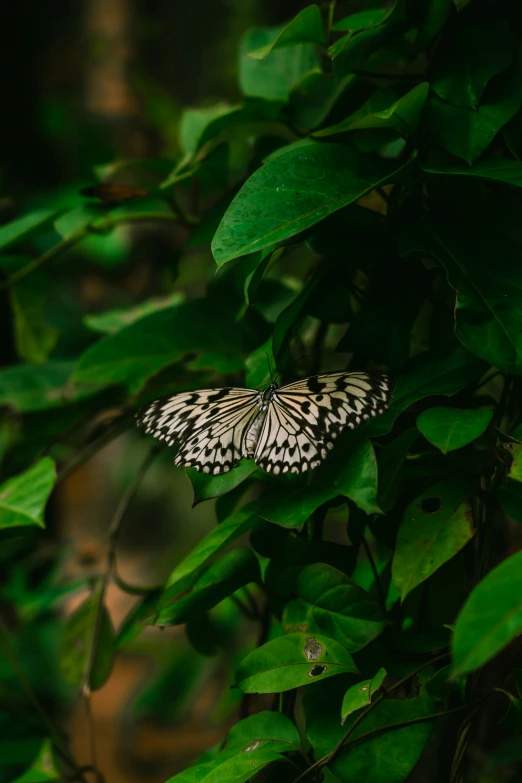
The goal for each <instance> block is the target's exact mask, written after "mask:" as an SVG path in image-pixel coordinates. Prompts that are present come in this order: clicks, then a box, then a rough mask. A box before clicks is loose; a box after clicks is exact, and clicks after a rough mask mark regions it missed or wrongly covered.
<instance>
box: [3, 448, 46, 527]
mask: <svg viewBox="0 0 522 783" xmlns="http://www.w3.org/2000/svg"><path fill="white" fill-rule="evenodd" d="M55 481H56V470H55V467H54V462H53V460H52V459H51V458H50V457H43V458H42V459H41V460H39V461H38V462H37V463H36V464H35V465H33V466H32V467H31V468H29V469H28V470H26V471H25V472H24V473H20V474H19V475H18V476H13V477H12V478H10V479H7V481H4V483H3V484H2V485H1V486H0V528H1V529H5V528H11V527H20V526H23V527H27V526H29V525H36V526H37V527H45V525H44V511H45V505H46V503H47V499H48V498H49V495H50V494H51V491H52V489H53V487H54V483H55Z"/></svg>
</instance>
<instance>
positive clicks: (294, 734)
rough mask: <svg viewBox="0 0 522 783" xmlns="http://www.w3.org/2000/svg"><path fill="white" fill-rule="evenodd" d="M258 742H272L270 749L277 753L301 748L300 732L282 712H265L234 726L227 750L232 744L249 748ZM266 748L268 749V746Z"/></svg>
mask: <svg viewBox="0 0 522 783" xmlns="http://www.w3.org/2000/svg"><path fill="white" fill-rule="evenodd" d="M256 740H268V741H272V742H271V744H270V749H271V750H274V751H275V752H276V753H277V752H279V753H285V752H287V751H289V750H295V749H296V748H300V747H301V740H300V738H299V732H298V731H297V729H296V727H295V726H294V724H293V723H292V721H291V720H290V718H287V717H286V715H283V714H282V713H280V712H268V711H266V710H263V711H262V712H256V713H255V715H250V717H248V718H244V719H243V720H240V721H239V722H238V723H236V724H234V726H232V728H231V729H230V731H229V733H228V738H227V748H228V747H229V746H230V745H231V744H234V745H235V744H237V745H239V744H241V745H243V746H244V745H247V746H248V745H250V744H251V743H252V742H255V741H256ZM277 745H279V749H278V747H277ZM264 747H265V748H266V744H264Z"/></svg>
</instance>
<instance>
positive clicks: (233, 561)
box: [152, 547, 261, 626]
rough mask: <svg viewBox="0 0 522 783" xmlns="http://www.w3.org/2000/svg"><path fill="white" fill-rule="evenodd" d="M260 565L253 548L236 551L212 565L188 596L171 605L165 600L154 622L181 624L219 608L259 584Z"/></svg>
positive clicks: (223, 556) (161, 603)
mask: <svg viewBox="0 0 522 783" xmlns="http://www.w3.org/2000/svg"><path fill="white" fill-rule="evenodd" d="M260 578H261V576H260V573H259V563H258V561H257V558H256V556H255V555H254V554H253V552H252V551H251V550H250V549H246V548H245V547H242V548H239V549H232V550H231V551H230V552H226V553H225V554H224V555H222V556H221V557H220V558H218V559H217V560H216V561H215V562H214V563H212V564H211V565H210V566H209V567H208V569H207V570H206V571H205V572H204V573H203V575H202V576H200V577H199V579H198V580H197V581H196V583H195V584H194V586H193V588H192V590H191V591H190V593H189V594H188V595H187V596H183V597H180V598H177V599H176V598H174V599H173V600H171V601H170V602H168V601H167V600H166V597H165V596H166V595H167V594H164V596H163V597H162V599H161V601H160V603H159V605H158V608H157V611H156V613H155V615H154V618H153V620H152V623H153V624H154V625H160V626H165V625H179V624H180V623H185V622H186V621H187V620H189V619H192V618H193V617H197V616H198V615H200V614H202V613H203V612H206V611H208V610H209V609H212V607H214V606H217V604H219V603H221V601H223V600H224V599H225V598H228V597H229V596H230V595H232V594H233V593H235V592H236V590H239V589H240V588H241V587H244V586H245V585H247V584H250V582H256V581H259V580H260Z"/></svg>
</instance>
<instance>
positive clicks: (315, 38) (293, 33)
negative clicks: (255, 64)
mask: <svg viewBox="0 0 522 783" xmlns="http://www.w3.org/2000/svg"><path fill="white" fill-rule="evenodd" d="M305 43H312V44H324V43H325V38H324V29H323V20H322V18H321V12H320V10H319V8H318V6H316V5H309V6H307V7H306V8H303V10H302V11H300V12H299V13H298V14H297V16H295V17H294V18H293V19H292V21H291V22H288V24H287V25H286V26H285V27H283V29H282V30H281V32H280V33H279V35H278V36H277V38H276V39H275V40H274V41H272V42H271V43H268V44H266V45H265V46H261V47H259V48H258V49H254V50H253V51H251V52H249V53H248V56H249V57H252V59H254V60H266V58H267V57H268V55H269V54H270V53H271V52H273V51H274V50H276V49H284V48H285V47H286V46H295V45H296V44H305Z"/></svg>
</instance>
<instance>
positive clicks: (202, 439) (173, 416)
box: [138, 388, 261, 475]
mask: <svg viewBox="0 0 522 783" xmlns="http://www.w3.org/2000/svg"><path fill="white" fill-rule="evenodd" d="M260 399H261V394H260V393H259V392H257V391H253V390H251V389H235V388H224V389H202V390H199V391H193V392H182V393H181V394H174V395H172V396H171V397H163V398H161V399H159V400H155V401H154V402H152V403H150V405H148V406H147V407H146V408H145V409H144V410H143V411H142V413H140V414H139V415H138V425H139V426H140V427H142V428H143V429H144V430H145V432H148V433H150V434H151V435H153V436H154V437H155V438H158V440H164V441H165V442H166V443H167V444H168V445H169V446H172V445H174V444H179V450H178V453H177V454H176V457H175V459H174V463H175V464H176V465H185V466H186V467H195V468H197V470H200V471H202V472H203V473H211V474H213V475H218V474H220V473H226V472H227V471H229V470H230V469H231V468H233V467H234V466H235V465H237V463H238V462H239V460H240V459H241V457H246V456H248V449H247V445H246V435H247V433H248V430H249V429H250V427H251V425H252V424H253V422H254V420H255V418H256V416H257V415H258V413H259V403H260Z"/></svg>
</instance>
